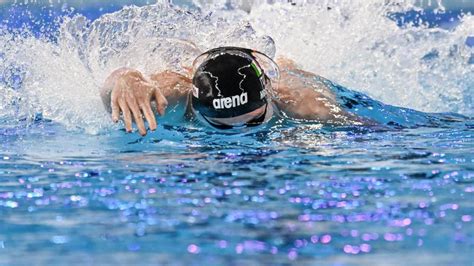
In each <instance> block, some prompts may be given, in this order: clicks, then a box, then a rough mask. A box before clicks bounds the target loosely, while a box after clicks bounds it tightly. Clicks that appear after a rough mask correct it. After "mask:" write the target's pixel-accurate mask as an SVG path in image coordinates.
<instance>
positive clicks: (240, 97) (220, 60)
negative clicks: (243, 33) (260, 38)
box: [191, 47, 267, 118]
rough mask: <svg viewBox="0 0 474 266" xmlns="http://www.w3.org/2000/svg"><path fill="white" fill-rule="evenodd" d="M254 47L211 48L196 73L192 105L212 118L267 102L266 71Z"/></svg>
mask: <svg viewBox="0 0 474 266" xmlns="http://www.w3.org/2000/svg"><path fill="white" fill-rule="evenodd" d="M251 52H252V51H251V50H247V49H243V48H236V47H221V48H216V49H213V50H210V51H208V52H206V53H204V54H203V55H207V57H206V58H205V60H204V61H203V62H202V63H201V64H200V65H199V66H198V68H197V69H196V71H195V73H194V77H193V97H192V102H191V104H192V107H193V109H194V110H195V111H197V112H199V113H200V114H201V115H203V116H205V117H210V118H230V117H236V116H240V115H243V114H247V113H249V112H252V111H254V110H256V109H258V108H259V107H261V106H263V105H265V104H266V103H267V94H266V90H265V75H264V73H263V71H262V68H261V67H260V65H259V64H258V62H257V60H256V59H255V57H254V56H253V55H252V54H251Z"/></svg>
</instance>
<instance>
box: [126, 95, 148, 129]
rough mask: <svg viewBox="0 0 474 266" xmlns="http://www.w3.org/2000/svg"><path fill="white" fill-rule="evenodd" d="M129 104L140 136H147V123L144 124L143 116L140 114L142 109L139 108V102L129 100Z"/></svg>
mask: <svg viewBox="0 0 474 266" xmlns="http://www.w3.org/2000/svg"><path fill="white" fill-rule="evenodd" d="M127 103H128V107H130V110H131V111H132V115H133V118H134V120H135V124H136V125H137V128H138V132H140V135H142V136H145V135H146V128H145V122H143V116H142V113H141V112H140V108H139V107H138V104H137V101H136V100H135V98H128V99H127Z"/></svg>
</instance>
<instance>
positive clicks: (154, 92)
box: [100, 68, 168, 135]
mask: <svg viewBox="0 0 474 266" xmlns="http://www.w3.org/2000/svg"><path fill="white" fill-rule="evenodd" d="M100 95H101V98H102V102H103V103H104V106H105V108H106V109H107V110H108V111H109V112H111V113H112V120H113V121H114V122H118V121H119V119H120V113H122V115H123V120H124V123H125V129H126V131H127V132H131V131H132V116H133V120H134V122H135V124H136V125H137V128H138V130H139V132H140V134H141V135H146V128H145V123H144V120H143V117H145V119H146V120H147V122H148V125H149V127H150V130H155V129H156V127H157V125H156V119H155V115H154V113H153V111H152V108H151V103H152V102H153V101H154V102H155V103H156V110H157V112H158V113H159V114H160V115H164V113H165V109H166V107H167V105H168V102H167V100H166V98H165V96H164V95H163V94H162V92H161V90H160V88H159V85H158V84H156V82H153V81H151V80H148V79H146V78H145V77H144V76H143V75H142V73H140V72H139V71H137V70H134V69H130V68H120V69H117V70H115V71H114V72H112V74H110V76H109V77H108V78H107V79H106V80H105V82H104V85H103V87H102V89H101V92H100Z"/></svg>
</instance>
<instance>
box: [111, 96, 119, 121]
mask: <svg viewBox="0 0 474 266" xmlns="http://www.w3.org/2000/svg"><path fill="white" fill-rule="evenodd" d="M119 119H120V108H119V106H118V103H117V102H115V101H114V102H112V121H114V123H117V122H118V121H119Z"/></svg>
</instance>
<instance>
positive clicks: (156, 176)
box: [0, 1, 474, 265]
mask: <svg viewBox="0 0 474 266" xmlns="http://www.w3.org/2000/svg"><path fill="white" fill-rule="evenodd" d="M369 2H370V1H369ZM146 8H147V7H145V8H144V9H140V8H136V9H134V8H132V9H129V10H127V9H125V10H124V11H122V12H123V13H120V14H118V15H110V14H109V15H105V16H103V17H101V18H99V19H98V20H96V23H97V24H94V22H90V21H89V22H88V21H86V20H83V18H75V19H73V20H71V21H66V22H61V23H63V24H60V25H59V26H60V27H59V29H58V31H60V34H58V35H55V36H54V38H52V39H41V38H39V39H38V37H34V36H33V37H32V36H28V34H25V35H26V36H23V37H22V34H21V33H13V36H11V35H8V34H5V35H3V36H0V41H1V42H2V43H3V44H4V45H5V46H4V47H6V48H3V49H4V50H0V57H1V58H2V59H4V62H3V63H4V64H3V65H2V66H1V68H0V70H1V71H2V73H3V77H2V79H0V81H2V82H1V83H0V92H1V95H0V103H1V104H2V105H1V106H0V147H1V148H0V265H25V264H32V263H33V264H35V265H36V264H38V265H67V264H72V265H78V264H80V265H83V264H88V265H91V264H92V265H108V264H120V265H167V264H176V265H203V264H209V265H243V264H245V265H262V264H272V265H287V264H297V265H403V264H406V265H472V264H473V255H472V254H473V251H474V222H473V218H474V217H473V216H474V200H473V199H474V197H473V195H474V194H473V193H474V152H473V151H474V120H473V119H472V118H470V117H471V116H472V114H473V113H472V109H471V108H472V84H473V83H472V82H473V80H474V79H473V73H474V72H471V70H472V67H473V65H472V64H470V63H468V62H469V58H470V56H471V54H470V53H471V51H472V48H471V47H469V46H467V45H465V46H461V45H464V44H465V39H466V38H460V36H464V37H467V36H466V34H469V33H470V32H469V29H470V27H468V26H469V25H472V24H469V23H473V22H472V21H471V20H469V19H470V18H471V17H470V16H467V18H465V19H464V20H462V21H461V22H459V23H461V24H460V26H459V27H460V28H458V30H453V31H451V32H449V31H446V32H445V31H440V32H436V29H432V28H424V29H418V28H415V27H414V28H408V29H401V28H398V26H396V25H395V24H394V25H395V26H394V27H396V28H393V29H392V28H391V30H392V31H393V32H395V33H394V35H391V36H392V37H393V38H394V39H392V40H391V41H392V42H394V43H399V42H403V41H402V40H401V39H400V38H402V37H400V36H402V35H403V36H405V37H406V35H404V34H406V32H403V34H402V33H400V32H399V31H405V30H406V31H410V32H411V33H413V35H414V36H415V35H416V36H418V37H417V38H419V39H416V38H415V39H412V41H413V42H417V40H418V44H420V42H421V44H423V45H424V46H425V47H424V48H423V49H422V47H419V49H420V50H410V51H412V52H413V54H416V55H419V54H423V53H422V52H427V51H428V52H433V51H434V52H433V53H431V54H429V56H428V57H420V59H419V60H420V62H421V63H420V64H419V65H417V67H418V68H417V69H411V70H413V71H415V74H416V75H417V79H414V78H412V74H411V73H409V72H410V71H408V70H407V71H405V72H404V71H400V76H399V78H400V79H401V78H403V80H398V79H397V78H396V76H397V75H394V72H393V71H395V70H397V68H396V67H401V68H402V69H405V67H406V68H409V67H411V66H410V64H411V63H410V62H407V61H406V60H407V59H405V58H403V57H402V54H403V52H406V51H405V50H403V49H404V48H403V47H399V48H398V49H402V50H391V51H386V49H388V46H386V43H385V44H384V43H382V42H381V40H380V39H379V38H382V37H383V38H385V36H386V35H383V34H385V33H380V34H382V35H380V36H379V35H375V32H372V34H374V35H373V36H372V37H370V38H373V39H374V40H373V41H374V43H375V42H377V43H378V45H379V46H377V47H375V48H373V49H375V50H372V52H373V53H375V54H377V58H376V59H374V60H375V61H376V62H380V63H381V64H383V66H384V67H386V69H387V71H388V73H387V76H386V77H381V76H382V75H381V74H379V76H378V77H377V76H373V75H374V73H380V69H379V67H380V66H376V64H372V62H367V60H362V59H360V60H359V61H356V62H352V61H351V60H354V59H355V57H350V58H349V59H348V61H346V62H343V63H341V64H339V63H337V64H336V63H334V64H333V65H330V64H329V63H331V62H332V61H331V60H333V59H331V58H328V62H329V63H328V64H329V65H328V66H320V67H321V68H320V69H319V70H320V71H321V72H325V71H326V72H328V73H330V72H331V70H334V71H335V75H336V76H337V75H339V74H341V73H342V72H343V71H345V70H347V68H348V67H351V68H353V69H355V71H359V72H358V73H362V76H363V77H357V76H355V75H354V72H349V71H347V77H342V76H341V77H336V76H335V77H331V76H330V75H329V76H330V77H331V79H333V80H335V81H337V83H336V82H334V83H332V82H329V81H324V82H326V84H327V85H328V86H329V87H330V88H331V89H332V90H333V91H334V92H335V93H336V94H337V97H338V100H339V102H340V104H341V105H342V106H344V108H346V109H347V110H348V111H350V112H353V113H356V114H358V115H360V116H363V117H366V118H369V119H371V120H373V121H377V122H378V124H379V126H370V127H363V126H353V127H332V126H324V125H320V124H318V123H314V122H313V123H311V122H305V121H291V120H289V119H284V118H275V119H273V121H272V122H271V123H269V124H268V125H264V126H261V127H258V128H256V129H252V130H250V131H244V132H240V133H235V132H232V133H228V134H227V133H222V132H215V131H213V130H211V129H209V128H206V127H203V126H201V125H199V124H194V123H191V122H189V121H185V120H183V119H181V117H182V112H183V109H184V108H183V106H182V105H180V106H177V107H174V108H172V109H170V110H169V115H168V116H166V117H164V118H159V128H158V130H157V131H155V132H152V133H150V134H149V135H147V136H146V137H140V136H139V135H138V134H136V133H134V134H126V133H125V132H124V130H123V126H122V125H112V123H111V122H110V118H109V116H108V114H107V113H105V111H104V110H103V107H102V105H101V102H100V98H99V97H98V95H96V94H97V84H100V82H101V80H103V78H104V75H105V76H106V75H107V73H109V71H110V69H113V68H114V67H117V66H119V65H130V66H138V67H139V68H141V69H142V70H143V71H147V70H150V71H151V69H153V68H154V67H157V68H159V67H162V65H161V63H160V64H158V63H156V62H155V61H153V60H155V59H148V57H147V54H146V53H143V54H142V53H140V49H135V48H136V47H135V48H134V47H132V46H133V45H131V44H134V45H135V46H139V48H143V49H145V50H146V49H148V48H150V49H151V48H153V49H157V50H158V52H157V53H158V54H160V51H161V52H162V53H161V54H165V55H167V54H166V53H167V52H170V50H167V49H168V48H166V49H164V50H160V49H161V48H160V47H162V46H160V45H156V46H155V45H154V46H149V45H150V44H151V43H153V44H156V42H155V41H156V40H155V39H154V36H151V35H153V34H150V35H142V34H143V32H140V31H135V30H136V28H134V26H132V24H134V23H135V24H139V25H142V26H143V25H144V26H150V27H149V28H148V29H149V30H151V31H152V32H153V33H154V34H156V33H157V32H159V33H160V34H161V33H163V32H162V31H161V29H160V28H159V29H156V27H155V26H156V25H157V24H156V23H155V22H156V21H155V20H154V19H155V18H154V17H153V18H150V17H147V16H148V15H149V16H152V15H150V14H152V12H149V10H148V9H146ZM272 8H273V7H272V6H271V5H269V6H268V7H264V8H263V11H262V10H257V11H255V12H256V14H263V12H264V11H265V10H266V11H265V12H270V13H271V12H276V11H275V10H274V9H272ZM292 8H293V7H292ZM294 8H298V7H294ZM267 9H268V10H267ZM276 10H281V11H282V12H289V13H288V14H287V15H288V17H291V16H297V15H298V16H299V15H300V14H299V13H298V14H293V13H291V9H286V7H284V6H279V7H278V6H277V9H276ZM318 10H319V9H317V10H316V11H318ZM313 11H314V12H316V11H315V10H313ZM342 11H347V10H345V9H344V7H341V12H342ZM356 11H357V12H362V11H361V10H356ZM369 11H373V10H369ZM173 12H176V13H173ZM259 12H260V13H259ZM318 12H319V11H318ZM321 12H323V11H321ZM324 12H327V11H324ZM342 13H344V12H342ZM137 14H138V15H137ZM153 14H157V15H156V16H158V17H159V18H160V19H161V20H160V21H161V22H163V25H164V26H163V25H162V26H163V27H165V29H168V27H173V30H174V31H173V32H178V33H179V34H182V35H183V36H186V37H190V35H187V34H188V33H189V32H187V31H185V30H184V28H189V25H190V23H197V22H198V24H196V25H197V26H198V27H201V28H200V29H203V28H206V27H209V28H206V29H210V28H213V27H215V25H214V24H212V23H217V22H215V21H213V20H207V19H208V18H201V17H199V16H198V18H196V16H197V15H193V16H195V17H193V16H191V15H189V13H186V12H181V11H179V12H177V11H169V10H168V11H167V12H165V13H160V12H156V13H153ZM315 14H316V13H315ZM321 14H323V13H321ZM321 14H319V13H317V14H316V15H318V16H319V15H321ZM316 15H315V16H316ZM345 15H349V16H350V15H353V14H352V13H348V14H345ZM115 16H117V17H115ZM124 16H125V17H128V18H131V19H130V21H134V23H130V25H128V24H127V26H124V25H123V24H120V23H118V22H117V21H123V20H119V19H117V18H122V19H123V17H124ZM153 16H154V15H153ZM183 16H184V19H183ZM190 16H191V17H190ZM240 16H247V15H245V14H244V15H242V14H240V13H239V12H237V11H235V12H231V14H230V15H229V14H225V16H224V18H225V19H224V20H223V21H224V22H222V21H220V22H219V23H222V24H219V25H221V26H222V27H224V28H225V29H227V30H228V32H226V33H225V34H227V35H226V36H227V37H228V38H230V41H237V39H239V38H240V37H239V36H247V37H249V39H251V40H250V41H249V43H252V42H253V43H254V44H255V45H256V46H259V47H261V49H262V50H265V51H267V53H272V52H273V53H275V49H274V47H273V43H272V41H269V40H270V39H269V38H266V37H262V36H260V35H259V36H257V37H255V36H254V35H255V32H253V31H239V30H235V29H234V28H232V27H231V26H229V24H232V23H229V24H226V23H225V21H226V20H228V21H233V19H240ZM235 17H237V18H235ZM296 18H298V17H296ZM307 18H311V17H307ZM149 19H150V20H151V21H152V22H154V23H150V24H147V23H144V22H143V21H142V20H144V21H145V22H146V21H148V20H149ZM221 19H222V18H221ZM262 19H263V18H262ZM334 19H336V18H334ZM176 21H181V22H182V23H184V26H183V27H182V28H181V27H180V24H179V23H181V22H179V23H178V22H176ZM196 21H197V22H196ZM252 21H253V22H254V23H255V20H252ZM166 22H173V23H177V24H173V23H169V24H167V23H166ZM359 22H360V21H359ZM392 22H393V21H392ZM117 23H118V24H117ZM140 23H141V24H140ZM266 23H269V24H267V25H266V27H267V28H268V29H274V30H276V29H275V28H274V27H273V26H272V25H270V21H266ZM360 23H362V22H360ZM387 23H388V22H387ZM84 25H86V26H84ZM159 25H161V24H159ZM360 25H363V24H360ZM387 25H388V24H387ZM82 26H84V27H87V29H88V30H87V32H86V33H85V32H84V31H81V30H78V29H77V28H80V27H82ZM122 26H123V27H122ZM366 26H367V25H366ZM108 27H111V28H112V29H115V30H116V31H118V32H121V33H124V35H120V36H119V35H114V34H112V35H108V34H109V33H110V32H112V31H109V30H107V29H108ZM160 27H161V26H160ZM239 27H240V26H239ZM239 27H237V29H239ZM360 30H361V31H365V30H366V29H364V28H363V27H362V28H361V29H360ZM416 31H420V32H416ZM471 31H472V30H471ZM131 32H133V33H135V34H130V33H131ZM428 32H434V35H436V37H432V36H428V35H429V34H428ZM69 33H71V35H68V34H69ZM72 33H81V34H83V35H80V34H79V35H74V34H72ZM98 33H102V34H98ZM211 33H212V32H211ZM235 33H238V34H237V35H235ZM399 33H400V35H397V34H399ZM10 34H11V32H10ZM15 34H18V35H15ZM193 34H194V33H193ZM195 34H200V33H195ZM284 34H285V29H282V30H281V31H280V32H278V31H275V34H274V36H272V37H273V39H275V43H276V45H277V46H278V45H280V46H278V47H282V48H281V49H283V50H284V51H285V52H287V53H288V54H290V55H291V56H293V57H294V58H295V59H300V60H301V64H302V65H303V66H304V65H305V64H306V65H309V64H311V60H310V59H308V61H304V60H303V59H302V58H303V55H304V54H302V53H298V51H297V50H295V49H294V48H291V47H289V46H288V44H287V43H285V41H284V39H282V36H283V35H284ZM328 34H329V33H328ZM354 34H356V33H354ZM425 34H426V36H425ZM440 35H441V38H446V45H447V46H450V45H454V44H457V45H458V46H457V47H458V48H457V50H456V51H451V52H452V53H451V54H449V53H445V50H443V46H442V45H439V44H438V42H437V41H439V39H436V38H440ZM78 36H82V37H78ZM123 36H126V37H123ZM218 36H219V35H218ZM423 36H424V37H423ZM201 37H202V36H201ZM306 37H308V36H303V38H306ZM333 37H334V36H333ZM405 37H403V38H405ZM195 38H199V36H197V37H195ZM232 38H234V39H232ZM346 38H349V37H346ZM370 38H369V39H370ZM431 38H434V39H431ZM12 40H14V41H15V42H13V43H14V45H13V44H12ZM84 40H85V41H84ZM137 40H140V41H141V42H138V41H137ZM168 40H169V39H167V40H166V41H168ZM305 40H306V41H309V40H310V39H305ZM321 41H322V42H324V41H325V40H321ZM367 41H370V40H367ZM215 42H216V41H215V40H206V42H205V43H204V44H202V46H203V47H207V46H212V45H215V44H216V43H215ZM143 43H144V44H145V45H143ZM247 44H248V43H247ZM307 45H308V46H307V48H308V49H313V50H311V51H312V52H314V54H313V55H314V56H315V57H318V56H322V54H323V52H321V51H319V50H318V44H317V43H311V42H310V43H308V44H307ZM335 45H336V46H337V44H335ZM98 47H99V48H100V47H102V48H104V47H105V48H104V49H97V48H98ZM111 47H112V48H114V49H108V48H111ZM130 47H132V48H130ZM328 47H329V46H328ZM380 47H382V48H380ZM433 47H434V48H433ZM27 48H28V49H27ZM412 48H413V49H415V47H412ZM451 48H452V47H451ZM176 49H177V48H176ZM353 49H358V50H360V51H361V53H363V52H364V51H365V49H366V48H361V47H354V48H353ZM370 49H372V48H370ZM448 50H449V49H448ZM117 51H118V52H117ZM172 51H175V50H172ZM183 51H187V50H186V49H185V48H183ZM332 52H334V53H333V54H332ZM344 52H345V51H341V53H344ZM385 52H387V53H385ZM280 53H281V52H280ZM329 53H331V55H334V56H335V57H337V56H338V54H337V53H336V52H335V51H334V50H329ZM161 54H160V55H161ZM277 54H278V52H277ZM368 54H369V53H367V55H368ZM347 55H348V56H349V54H347ZM130 56H132V57H133V58H134V59H136V60H137V61H133V60H131V59H130ZM148 56H149V54H148ZM189 58H191V56H189ZM162 60H164V61H167V60H168V61H167V62H175V61H173V60H175V57H173V56H170V57H163V58H162ZM334 60H335V59H334ZM377 60H380V61H377ZM393 60H399V61H397V62H395V63H393V64H392V61H393ZM416 60H417V61H416V62H418V59H416ZM351 64H352V65H351ZM58 66H59V67H58ZM452 66H456V67H455V68H451V67H452ZM318 67H319V66H318ZM308 68H311V67H308ZM316 70H318V69H316ZM398 70H400V69H398ZM339 71H340V72H339ZM443 71H448V72H443ZM449 71H451V72H449ZM5 73H7V74H8V75H7V74H5ZM445 73H447V75H446V76H445ZM369 81H374V82H375V84H373V85H369V86H367V87H365V86H362V85H364V84H365V82H369ZM404 81H405V82H406V85H407V86H406V87H408V88H405V86H401V84H403V82H404ZM377 82H378V83H377ZM338 83H340V84H351V86H352V85H354V86H352V87H355V88H358V87H357V86H358V85H361V87H359V89H356V90H353V89H348V88H346V87H344V86H341V85H337V84H338ZM381 84H383V85H384V86H382V85H381ZM393 86H399V90H398V89H397V90H393V89H392V88H393ZM410 86H412V87H410ZM450 86H451V87H450ZM443 87H444V90H445V91H447V92H449V93H447V94H443V93H444V92H443V91H442V88H443ZM447 88H448V89H447ZM358 91H364V93H361V92H358ZM58 92H64V93H63V94H62V93H58ZM78 95H79V96H80V97H78ZM369 95H370V96H371V97H369ZM377 96H379V97H377ZM448 96H450V97H448ZM375 97H377V98H378V99H382V100H383V101H386V102H390V101H396V100H400V101H401V102H400V105H402V106H404V107H403V108H402V107H395V106H393V105H387V104H384V103H382V102H380V101H377V100H374V99H372V98H375ZM443 102H444V103H445V105H441V103H443ZM413 106H414V107H417V108H419V109H423V110H424V111H426V112H420V111H415V110H413V109H408V108H406V107H413ZM436 110H440V111H443V113H440V114H435V113H433V112H434V111H436Z"/></svg>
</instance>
